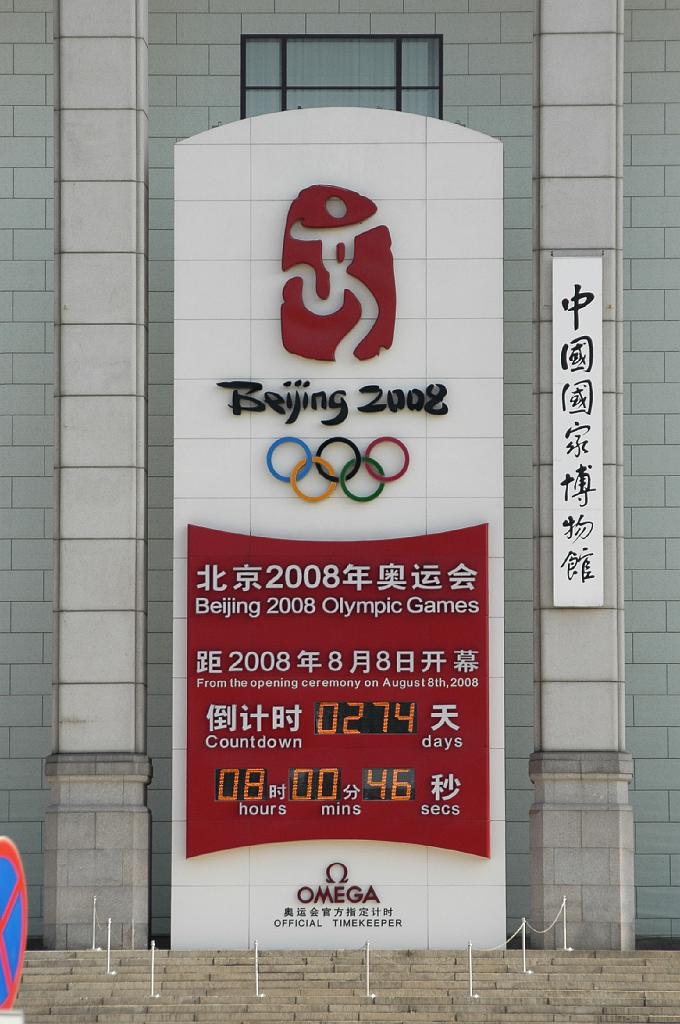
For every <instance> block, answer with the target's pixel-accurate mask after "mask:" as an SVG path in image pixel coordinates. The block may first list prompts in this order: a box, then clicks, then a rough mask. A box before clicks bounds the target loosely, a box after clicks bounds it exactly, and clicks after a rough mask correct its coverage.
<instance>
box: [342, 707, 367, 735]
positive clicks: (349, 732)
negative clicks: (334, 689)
mask: <svg viewBox="0 0 680 1024" xmlns="http://www.w3.org/2000/svg"><path fill="white" fill-rule="evenodd" d="M347 707H348V708H358V709H359V710H358V711H357V713H356V714H355V715H347V716H346V717H345V720H344V722H343V723H342V731H343V733H344V734H345V735H346V736H348V735H349V736H352V735H354V734H355V733H358V732H359V731H360V730H359V729H348V728H347V723H348V722H360V721H361V719H362V718H363V717H364V705H363V701H362V702H359V701H356V702H355V701H350V702H349V703H348V704H347Z"/></svg>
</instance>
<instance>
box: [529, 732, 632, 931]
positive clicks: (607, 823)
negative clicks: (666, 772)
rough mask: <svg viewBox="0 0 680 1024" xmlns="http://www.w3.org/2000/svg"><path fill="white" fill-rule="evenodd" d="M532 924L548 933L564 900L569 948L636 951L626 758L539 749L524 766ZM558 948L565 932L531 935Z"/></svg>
mask: <svg viewBox="0 0 680 1024" xmlns="http://www.w3.org/2000/svg"><path fill="white" fill-rule="evenodd" d="M529 775H530V777H531V780H532V782H533V783H534V797H535V801H534V804H533V806H532V808H531V811H530V812H529V813H530V837H531V881H532V885H531V896H532V899H531V922H532V924H533V925H534V926H535V927H537V928H546V927H547V926H548V925H549V924H550V922H551V921H552V920H553V918H554V917H555V916H556V914H557V912H558V910H559V908H560V904H561V902H562V897H563V896H566V897H567V942H568V945H570V946H573V947H574V948H575V949H624V950H625V949H634V948H635V890H634V884H633V850H634V837H633V810H632V807H631V806H630V803H629V800H628V784H629V782H630V780H631V779H632V777H633V761H632V758H631V756H630V755H629V754H625V753H619V752H617V751H608V750H603V751H601V750H590V751H570V750H566V751H559V750H558V751H537V752H536V753H534V754H532V755H531V758H530V760H529ZM531 941H532V944H533V945H534V946H538V947H541V948H544V949H554V948H560V947H561V946H562V941H563V937H562V929H561V927H559V928H558V929H552V930H551V931H549V932H547V933H546V934H545V935H537V934H533V933H532V936H531Z"/></svg>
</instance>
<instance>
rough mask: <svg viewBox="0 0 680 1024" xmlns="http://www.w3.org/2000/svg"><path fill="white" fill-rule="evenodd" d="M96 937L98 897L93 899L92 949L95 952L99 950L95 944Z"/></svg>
mask: <svg viewBox="0 0 680 1024" xmlns="http://www.w3.org/2000/svg"><path fill="white" fill-rule="evenodd" d="M96 935H97V897H96V896H93V897H92V949H93V950H95V949H96V948H97V947H96V945H95V943H96V941H97V939H96Z"/></svg>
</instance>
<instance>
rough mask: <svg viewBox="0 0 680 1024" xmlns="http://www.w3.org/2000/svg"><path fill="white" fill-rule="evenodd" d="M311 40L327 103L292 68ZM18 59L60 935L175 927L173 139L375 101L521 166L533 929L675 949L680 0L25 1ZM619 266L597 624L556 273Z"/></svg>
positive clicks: (518, 215) (50, 897) (50, 917)
mask: <svg viewBox="0 0 680 1024" xmlns="http://www.w3.org/2000/svg"><path fill="white" fill-rule="evenodd" d="M311 37H315V40H314V39H311ZM341 37H346V38H347V43H348V45H351V44H352V41H353V40H356V39H357V38H358V39H366V40H367V39H369V38H377V37H380V38H381V39H382V40H383V41H384V43H385V45H386V47H388V48H389V47H392V48H393V49H392V50H390V52H391V53H396V52H397V51H398V52H399V54H400V57H399V62H398V65H397V63H396V59H395V63H394V64H390V59H391V58H389V57H388V58H387V59H386V63H385V69H384V71H385V77H383V78H380V74H381V69H382V65H381V58H380V56H379V55H377V54H376V53H372V56H371V58H370V62H372V66H373V77H371V76H370V75H369V76H368V78H365V77H362V76H363V75H365V74H366V63H365V62H364V63H363V64H362V63H361V61H359V62H358V64H356V66H354V65H352V66H351V67H350V71H349V72H348V73H345V72H343V75H344V77H342V76H341V77H338V78H333V77H332V75H333V73H334V72H335V70H336V69H335V68H334V66H333V64H332V61H330V60H329V58H328V54H329V52H331V51H330V50H329V49H328V45H327V43H328V41H332V40H333V39H336V40H339V39H340V38H341ZM419 37H428V38H429V39H430V40H433V43H432V45H433V46H435V44H436V52H437V54H439V56H438V58H437V59H438V60H439V62H440V63H439V65H436V64H432V60H433V58H432V56H431V53H432V52H433V51H432V50H430V49H425V50H422V49H418V47H417V46H415V48H413V49H411V50H410V49H409V47H414V44H417V43H418V42H419ZM310 39H311V41H312V42H315V45H317V46H318V47H319V49H318V51H317V53H316V55H315V54H314V53H312V51H306V52H307V54H308V55H309V54H310V53H311V56H310V57H309V59H308V63H307V64H305V62H304V60H303V61H302V66H303V72H302V73H301V77H299V78H295V77H294V75H293V68H294V67H295V63H294V60H295V53H294V52H293V50H292V49H290V48H291V47H292V46H293V42H290V41H291V40H292V41H296V40H297V43H298V45H299V46H302V43H303V42H304V40H310ZM420 41H421V42H422V41H423V40H422V39H420ZM258 43H259V44H260V47H259V49H258V45H257V44H258ZM324 46H325V49H324ZM282 48H283V49H282ZM249 50H250V54H249ZM274 50H275V51H276V53H277V54H279V57H278V58H276V57H274V56H273V53H274ZM289 50H290V52H289ZM284 52H285V53H286V60H285V62H282V61H281V55H282V54H283V53H284ZM333 52H334V51H333ZM277 59H278V60H279V63H278V64H277V63H276V60H277ZM248 60H250V61H251V63H250V64H248V65H247V66H248V68H249V69H252V76H253V77H252V79H251V78H249V77H247V76H246V75H245V74H244V68H245V67H246V62H247V61H248ZM0 61H1V62H2V89H3V95H4V99H3V100H2V104H3V105H2V107H1V113H0V120H1V123H2V127H3V134H4V135H5V136H6V138H4V140H3V143H2V147H1V149H2V158H1V163H2V166H1V167H0V188H1V189H2V196H3V198H2V200H1V204H0V209H1V210H2V216H1V217H0V221H1V222H2V223H1V225H0V249H1V252H2V264H1V265H0V286H1V287H2V297H0V311H1V313H2V320H3V324H2V353H3V354H2V355H0V361H1V362H2V367H3V374H4V379H5V381H6V383H5V385H4V387H3V398H2V402H3V410H2V413H3V416H2V430H3V438H4V440H3V445H4V446H5V447H4V448H3V471H4V473H5V474H6V476H5V478H4V480H3V492H2V496H3V502H2V504H3V522H4V524H5V527H4V529H3V537H4V538H5V539H4V540H3V541H2V542H1V543H2V552H3V559H4V564H3V567H2V572H1V577H2V580H3V588H2V589H3V601H4V602H5V603H4V605H3V609H4V611H3V627H4V629H5V630H6V632H5V634H4V635H3V641H2V650H3V661H4V662H5V663H6V664H5V665H4V666H3V676H2V679H1V681H0V687H2V689H1V690H0V694H1V695H0V745H1V749H2V757H3V762H2V765H3V767H2V772H1V773H0V786H1V787H2V793H1V795H0V813H2V815H3V818H4V819H5V824H4V825H3V829H4V830H5V831H6V832H7V833H8V835H10V836H11V837H12V838H13V839H14V840H15V841H16V842H17V845H18V846H19V848H20V849H21V851H22V853H23V855H24V858H25V861H26V864H27V869H28V875H29V882H30V897H31V934H32V935H33V936H34V937H36V938H37V937H39V936H41V935H44V937H45V942H46V943H47V944H48V945H58V946H64V945H69V946H74V945H86V944H88V943H89V940H90V937H91V932H90V927H91V926H90V918H91V901H92V896H93V895H95V894H98V895H99V897H100V899H101V905H102V906H103V904H104V901H105V900H106V901H108V905H109V907H110V908H111V911H110V912H111V916H112V917H113V918H114V923H115V928H116V936H117V939H118V941H121V942H126V941H129V933H128V929H129V928H130V927H131V922H132V920H133V919H134V920H135V922H136V925H137V929H138V932H137V934H138V936H142V935H143V934H144V933H145V930H146V927H147V924H148V928H149V931H150V934H153V935H168V934H169V933H170V930H171V922H170V915H171V907H170V862H171V821H172V810H171V788H172V782H171V771H172V737H171V730H172V600H173V541H172V537H173V528H172V507H173V429H172V417H173V380H174V377H173V224H174V215H173V197H174V185H173V180H174V179H173V168H174V162H175V155H174V153H175V144H176V143H177V142H178V141H181V140H184V139H187V138H189V137H191V136H194V135H197V134H198V133H201V132H206V131H208V130H210V129H213V128H216V127H219V126H220V125H228V124H231V123H233V122H236V121H239V120H240V119H242V118H243V117H245V116H250V115H251V114H252V115H255V116H258V115H260V114H263V113H266V112H269V111H274V110H278V109H295V108H296V107H306V106H324V105H340V106H344V105H350V106H352V105H353V104H360V105H365V106H372V107H380V106H384V107H387V108H388V109H400V110H403V111H409V112H412V113H415V114H429V115H430V116H434V117H437V116H441V117H442V118H443V120H444V121H447V122H453V123H455V124H457V125H460V126H464V127H465V128H468V129H472V130H474V131H477V132H480V133H484V134H485V135H487V136H492V137H495V138H498V139H500V140H501V141H502V142H503V152H504V233H503V240H504V258H503V272H504V309H503V317H504V453H505V460H504V473H505V479H504V493H505V517H504V541H505V658H504V662H505V777H506V783H505V808H506V810H505V840H506V851H507V852H506V880H507V881H506V892H507V918H508V926H509V927H511V926H513V923H516V922H517V920H518V919H519V918H520V917H521V916H522V915H524V914H527V915H530V916H531V917H532V919H534V920H536V921H538V922H539V923H540V922H541V921H543V920H545V923H546V924H547V923H548V920H549V919H550V917H551V916H552V914H551V911H552V909H553V908H554V907H555V906H556V901H557V903H559V899H560V898H561V895H562V894H563V893H566V894H567V895H568V898H569V900H570V905H571V906H572V907H573V920H574V923H575V928H576V932H575V941H576V942H578V943H579V944H580V945H590V946H602V947H614V948H616V947H617V946H630V945H631V944H632V943H633V942H634V939H635V936H637V938H638V940H646V941H651V940H661V941H663V942H666V943H668V942H672V941H673V940H674V939H676V938H677V931H678V928H680V907H677V906H676V905H677V902H678V901H677V896H676V891H677V888H676V882H677V879H676V874H677V871H678V864H679V863H680V862H679V861H678V857H679V856H680V802H679V801H678V799H677V796H676V794H677V793H678V791H679V789H680V786H679V784H678V781H677V771H676V768H677V765H678V760H677V757H678V755H677V749H676V748H677V747H678V744H679V743H680V717H679V715H680V713H679V712H678V710H677V695H676V691H677V690H678V688H679V687H680V675H679V673H678V661H679V660H680V659H679V651H680V648H679V646H678V640H677V637H678V633H677V628H678V607H679V605H678V603H677V602H678V598H679V595H680V582H679V581H680V574H679V570H680V563H679V561H678V560H679V557H680V542H679V540H678V532H679V523H680V517H679V516H678V512H677V504H678V496H679V493H680V491H679V489H678V475H679V474H678V470H679V465H680V463H679V461H678V452H679V451H680V446H679V443H678V430H679V428H678V424H679V423H680V419H679V410H680V383H678V380H679V378H678V373H679V369H680V355H679V352H678V330H677V327H678V320H680V312H679V307H678V302H679V301H680V299H679V296H680V290H678V288H677V287H676V286H677V270H678V266H679V265H680V261H679V260H678V259H676V258H675V257H676V256H677V255H678V253H677V252H676V250H677V249H678V245H679V244H680V242H679V239H680V193H679V188H680V172H679V171H678V167H679V166H680V141H679V140H680V135H679V134H678V123H679V122H678V118H679V116H680V77H679V74H678V71H679V70H680V64H679V62H680V10H678V9H676V5H675V2H674V0H630V2H629V3H626V4H625V9H624V4H623V2H622V0H618V2H617V0H595V2H581V0H579V2H576V0H574V2H571V3H569V4H564V3H562V2H560V0H536V2H535V3H534V2H533V0H531V2H530V0H442V2H437V3H428V2H427V0H423V2H421V0H413V2H411V0H380V2H378V0H375V2H374V3H364V2H361V0H249V2H247V0H242V2H241V3H237V2H235V0H149V4H148V10H147V3H146V2H145V0H115V2H110V0H106V2H105V0H102V2H100V0H61V2H56V3H55V6H54V8H53V6H52V4H49V3H48V2H47V0H5V2H2V0H0ZM319 65H320V67H321V70H320V71H319ZM390 68H392V69H393V71H394V75H393V77H390V74H392V71H390ZM388 72H389V74H388ZM315 75H317V77H315ZM319 75H321V77H318V76H319ZM305 76H307V77H305ZM324 76H325V77H324ZM409 76H411V77H409ZM333 89H336V90H341V92H340V94H339V100H338V97H337V95H336V94H334V95H333V96H332V97H331V95H330V93H331V90H333ZM362 89H363V90H365V91H363V92H362ZM305 184H308V182H306V181H304V182H301V185H300V187H301V188H302V187H303V186H304V185H305ZM291 198H292V197H291ZM595 255H597V256H601V257H602V264H603V274H604V277H603V353H604V367H603V395H604V446H603V447H604V452H603V454H604V477H603V480H604V483H603V487H604V502H605V505H604V522H605V525H604V538H605V539H604V552H605V555H604V557H605V563H604V564H605V583H604V602H603V606H602V607H599V608H587V609H584V610H577V609H568V610H567V609H561V608H555V607H554V605H553V600H552V586H551V584H552V543H551V536H552V482H551V481H552V476H551V461H552V448H551V441H552V435H551V424H552V412H551V403H550V394H551V391H552V377H551V320H552V274H551V268H552V260H553V258H554V257H558V258H559V257H584V256H585V257H592V256H595ZM53 257H54V258H53ZM53 268H54V271H53ZM55 452H56V455H55V454H54V453H55ZM225 528H228V525H227V524H225ZM176 583H177V585H178V586H182V585H183V583H181V582H180V581H179V580H178V579H177V578H176ZM676 720H677V721H676ZM631 808H632V810H631ZM633 853H634V855H635V876H634V879H633ZM633 880H634V881H635V889H634V896H633ZM138 941H140V940H139V939H138Z"/></svg>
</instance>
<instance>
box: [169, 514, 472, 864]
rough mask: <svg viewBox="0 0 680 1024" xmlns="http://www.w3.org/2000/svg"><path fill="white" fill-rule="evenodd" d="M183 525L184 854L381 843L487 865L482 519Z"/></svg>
mask: <svg viewBox="0 0 680 1024" xmlns="http://www.w3.org/2000/svg"><path fill="white" fill-rule="evenodd" d="M188 529H189V537H188V609H187V659H188V666H187V856H189V857H195V856H197V855H199V854H203V853H210V852H214V851H216V850H224V849H229V848H232V847H237V846H252V845H255V844H257V843H275V842H288V841H293V840H300V839H374V840H385V841H392V842H404V843H418V844H421V845H428V846H439V847H444V848H447V849H451V850H458V851H461V852H464V853H473V854H477V855H479V856H484V857H488V856H489V751H488V747H489V740H488V732H489V727H488V595H487V527H486V525H480V526H474V527H469V528H467V529H463V530H455V531H449V532H447V533H439V534H430V535H428V536H419V537H407V538H400V539H397V540H383V541H359V542H355V541H352V542H317V541H287V540H273V539H270V538H265V537H252V536H244V535H241V534H235V533H223V532H221V531H217V530H209V529H205V528H203V527H198V526H189V528H188Z"/></svg>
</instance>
